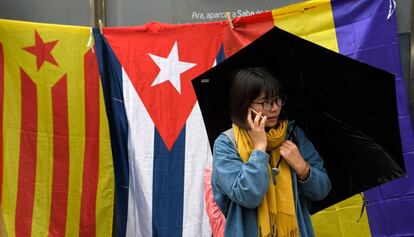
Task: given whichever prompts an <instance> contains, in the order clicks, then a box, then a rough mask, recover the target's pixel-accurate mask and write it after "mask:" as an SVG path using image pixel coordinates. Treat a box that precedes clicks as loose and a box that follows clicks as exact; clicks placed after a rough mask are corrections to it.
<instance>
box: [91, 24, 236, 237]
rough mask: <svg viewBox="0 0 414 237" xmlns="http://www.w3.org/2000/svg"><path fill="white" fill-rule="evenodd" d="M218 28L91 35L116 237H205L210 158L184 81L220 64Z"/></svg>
mask: <svg viewBox="0 0 414 237" xmlns="http://www.w3.org/2000/svg"><path fill="white" fill-rule="evenodd" d="M223 27H228V26H227V25H226V24H191V25H190V24H187V25H168V24H162V23H149V24H146V25H144V26H139V27H125V28H107V29H104V32H103V35H101V34H100V33H99V31H96V30H95V32H94V35H95V43H96V49H97V54H98V60H99V68H100V73H101V77H102V85H103V92H104V97H105V104H106V109H107V114H108V119H109V124H110V125H109V126H110V133H111V142H112V153H113V157H114V171H115V183H116V184H115V189H116V190H115V230H114V231H115V234H116V236H144V237H147V236H169V237H171V236H191V237H192V236H211V230H210V225H209V222H208V218H207V215H206V212H205V207H204V191H203V173H204V168H205V167H206V166H207V165H208V164H210V163H211V151H210V146H209V143H208V139H207V134H206V131H205V127H204V123H203V119H202V115H201V112H200V108H199V106H198V104H197V100H196V96H195V93H194V91H193V87H192V85H191V79H193V78H195V77H196V76H198V75H199V74H201V73H203V72H204V71H206V70H208V69H209V68H211V67H212V66H214V64H215V63H217V58H220V59H219V60H222V58H223V57H224V54H223V50H222V49H221V45H222V42H223V36H222V34H221V33H220V32H224V31H223Z"/></svg>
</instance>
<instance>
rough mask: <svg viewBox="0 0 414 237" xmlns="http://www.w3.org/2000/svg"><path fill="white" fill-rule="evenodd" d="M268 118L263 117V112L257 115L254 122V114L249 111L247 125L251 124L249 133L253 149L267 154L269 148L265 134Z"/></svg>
mask: <svg viewBox="0 0 414 237" xmlns="http://www.w3.org/2000/svg"><path fill="white" fill-rule="evenodd" d="M266 119H267V117H266V116H264V117H262V111H260V112H259V113H257V114H256V116H255V117H254V120H252V113H251V111H249V112H248V113H247V123H248V124H249V127H250V128H249V129H248V130H247V133H248V134H249V137H250V140H251V141H252V144H253V149H256V150H259V151H262V152H266V147H267V138H266V132H265V124H266Z"/></svg>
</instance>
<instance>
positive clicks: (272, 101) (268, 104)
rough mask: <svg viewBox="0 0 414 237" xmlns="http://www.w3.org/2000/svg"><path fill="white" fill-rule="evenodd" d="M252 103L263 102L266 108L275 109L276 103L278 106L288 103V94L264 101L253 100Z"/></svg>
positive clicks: (267, 109)
mask: <svg viewBox="0 0 414 237" xmlns="http://www.w3.org/2000/svg"><path fill="white" fill-rule="evenodd" d="M252 103H254V104H261V105H262V107H263V109H264V110H266V111H271V110H272V109H273V106H274V105H275V103H276V104H277V106H282V105H284V104H285V103H286V96H285V95H281V96H276V97H274V98H271V99H268V100H264V101H263V102H256V101H253V102H252Z"/></svg>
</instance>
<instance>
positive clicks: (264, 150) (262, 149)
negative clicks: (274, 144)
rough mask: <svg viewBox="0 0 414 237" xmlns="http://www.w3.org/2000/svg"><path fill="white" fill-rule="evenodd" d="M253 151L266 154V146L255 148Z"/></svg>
mask: <svg viewBox="0 0 414 237" xmlns="http://www.w3.org/2000/svg"><path fill="white" fill-rule="evenodd" d="M254 149H255V150H258V151H261V152H266V146H255V147H254Z"/></svg>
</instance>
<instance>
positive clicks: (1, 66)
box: [0, 0, 414, 237]
mask: <svg viewBox="0 0 414 237" xmlns="http://www.w3.org/2000/svg"><path fill="white" fill-rule="evenodd" d="M391 2H392V1H389V0H378V1H371V0H350V1H342V0H313V1H306V2H302V3H299V4H294V5H290V6H286V7H283V8H279V9H275V10H273V11H270V12H265V13H262V14H258V15H254V16H249V17H241V18H236V19H234V20H233V25H234V29H231V28H230V27H229V25H228V24H227V22H214V23H202V24H178V25H169V24H162V23H148V24H146V25H143V26H138V27H125V28H122V27H116V28H104V33H103V35H101V34H100V33H99V31H95V32H94V36H95V40H96V49H93V48H91V46H92V42H91V40H92V38H91V31H90V28H86V27H74V26H58V25H48V24H37V23H28V22H18V21H9V20H0V120H1V121H0V135H1V136H0V149H1V152H0V203H1V210H2V214H3V219H4V222H5V227H6V230H7V233H8V234H9V236H25V237H26V236H36V237H37V236H111V235H112V229H113V230H114V236H210V234H211V232H210V226H209V223H208V218H207V216H206V214H205V212H204V201H203V173H204V168H205V167H206V166H207V165H208V164H210V162H211V151H210V148H209V144H208V139H207V134H206V131H205V128H204V124H203V122H202V121H203V120H202V117H201V112H200V109H199V107H198V104H197V101H196V97H195V95H194V92H193V89H192V87H191V83H190V80H191V79H192V78H195V77H196V76H197V75H199V74H201V73H203V72H204V71H206V70H207V69H209V68H211V67H212V66H214V65H215V64H216V63H219V62H221V61H222V60H224V58H226V57H230V56H231V55H232V54H234V53H235V52H237V51H238V50H239V49H240V48H242V47H244V46H246V45H247V44H249V43H250V42H251V41H253V40H254V39H256V38H257V37H259V36H260V35H261V34H262V33H264V32H266V30H267V29H271V28H272V27H273V26H274V25H276V26H278V27H280V28H282V29H283V30H286V31H288V32H291V33H293V34H296V35H298V36H300V37H302V38H304V39H306V40H309V41H312V42H314V43H317V44H319V45H321V46H323V47H326V48H328V49H330V50H333V51H335V52H339V53H341V54H343V55H346V56H349V57H352V58H354V59H357V60H359V61H362V62H365V63H368V64H370V65H373V66H376V67H379V68H381V69H384V70H387V71H389V72H391V73H394V74H395V75H396V87H397V97H398V98H397V99H398V108H399V125H400V134H401V141H402V148H403V153H404V161H405V166H406V170H407V173H408V177H406V178H403V179H399V180H396V181H393V182H390V183H388V184H386V185H382V186H380V187H378V188H374V189H372V190H370V191H368V192H365V193H364V194H361V195H356V196H354V197H352V198H350V199H348V200H345V201H344V202H341V203H339V204H336V205H334V206H332V207H330V208H328V209H325V210H323V211H321V212H319V213H317V214H315V215H314V216H313V217H312V218H313V224H314V227H315V233H316V236H338V235H339V236H371V235H372V236H410V235H413V234H414V226H413V225H412V224H411V222H412V220H413V218H414V216H413V214H412V212H411V211H410V210H411V209H412V207H413V206H414V197H413V195H412V194H413V193H414V179H413V178H412V170H413V166H414V163H413V161H414V155H413V154H414V130H413V127H412V123H411V121H410V116H409V113H408V100H407V95H406V93H405V88H404V83H403V80H402V73H401V64H400V61H399V48H398V37H397V29H396V22H395V13H394V14H390V13H392V4H391V5H390V3H391ZM390 6H391V8H390ZM390 10H391V12H390ZM88 42H89V43H88ZM97 56H98V61H99V64H98V63H97V59H96V57H97ZM98 69H99V70H98ZM98 71H99V73H100V76H101V78H100V77H99V75H98ZM100 80H101V81H100ZM100 82H101V84H100ZM372 87H373V89H375V85H372ZM378 129H381V128H378ZM364 203H365V204H367V205H366V206H364ZM113 218H114V220H113ZM113 224H114V226H113ZM338 230H340V233H339V234H338Z"/></svg>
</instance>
